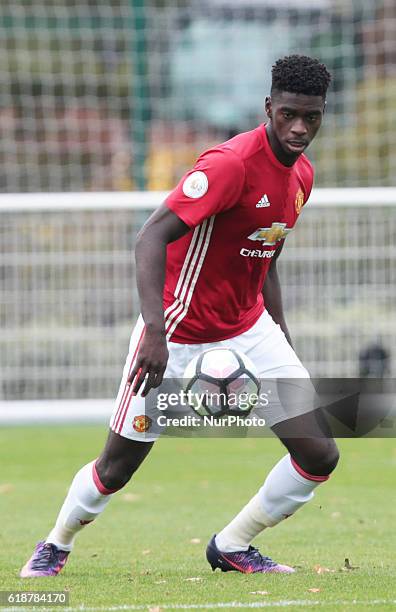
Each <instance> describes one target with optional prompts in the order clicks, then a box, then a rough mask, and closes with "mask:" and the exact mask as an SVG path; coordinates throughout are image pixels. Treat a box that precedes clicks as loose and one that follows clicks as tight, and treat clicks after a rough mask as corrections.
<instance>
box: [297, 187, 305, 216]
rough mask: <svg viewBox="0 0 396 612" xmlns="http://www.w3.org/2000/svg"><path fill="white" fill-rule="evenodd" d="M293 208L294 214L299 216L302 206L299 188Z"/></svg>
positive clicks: (302, 194)
mask: <svg viewBox="0 0 396 612" xmlns="http://www.w3.org/2000/svg"><path fill="white" fill-rule="evenodd" d="M295 206H296V213H297V214H298V215H299V214H300V212H301V209H302V207H303V206H304V192H303V190H302V189H301V188H300V189H299V190H298V191H297V193H296V200H295Z"/></svg>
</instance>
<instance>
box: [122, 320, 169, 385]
mask: <svg viewBox="0 0 396 612" xmlns="http://www.w3.org/2000/svg"><path fill="white" fill-rule="evenodd" d="M168 357H169V352H168V347H167V345H166V338H165V336H164V335H163V333H160V332H153V331H149V330H147V329H146V331H145V334H144V337H143V340H142V343H141V345H140V348H139V351H138V354H137V357H136V361H135V365H134V366H133V369H132V371H131V373H130V375H129V377H128V384H129V385H133V388H132V393H134V394H136V393H138V391H139V389H140V387H141V386H142V384H143V383H144V381H145V378H146V376H147V379H146V382H145V384H144V387H143V391H142V397H145V396H146V395H147V394H148V392H149V391H150V389H154V388H156V387H159V385H160V384H161V383H162V379H163V377H164V372H165V369H166V364H167V362H168Z"/></svg>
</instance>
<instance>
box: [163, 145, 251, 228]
mask: <svg viewBox="0 0 396 612" xmlns="http://www.w3.org/2000/svg"><path fill="white" fill-rule="evenodd" d="M244 182H245V165H244V163H243V161H242V160H241V159H240V158H239V157H238V156H237V155H236V154H235V153H234V152H233V151H232V150H231V149H227V148H221V149H220V148H219V149H211V150H209V151H207V152H205V153H203V155H201V157H199V159H198V161H197V163H196V164H195V166H194V168H192V170H190V171H189V172H187V173H186V174H185V175H184V176H183V178H182V179H181V181H180V182H179V184H178V185H177V187H176V188H175V189H174V190H173V191H172V192H171V193H170V194H169V196H168V197H167V198H166V200H165V204H166V205H167V206H168V208H170V210H172V212H174V213H175V214H176V215H177V216H178V217H179V218H180V219H181V220H182V221H184V223H186V225H188V226H189V227H195V226H197V225H199V224H200V223H202V221H203V220H204V219H206V218H208V217H211V216H212V215H215V214H217V213H220V212H224V211H226V210H228V209H230V208H232V207H233V206H234V205H235V204H236V203H237V202H238V199H239V196H240V194H241V192H242V190H243V187H244Z"/></svg>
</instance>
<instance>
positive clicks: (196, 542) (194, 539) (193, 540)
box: [190, 538, 201, 544]
mask: <svg viewBox="0 0 396 612" xmlns="http://www.w3.org/2000/svg"><path fill="white" fill-rule="evenodd" d="M190 543H191V544H201V540H200V539H199V538H192V539H191V540H190Z"/></svg>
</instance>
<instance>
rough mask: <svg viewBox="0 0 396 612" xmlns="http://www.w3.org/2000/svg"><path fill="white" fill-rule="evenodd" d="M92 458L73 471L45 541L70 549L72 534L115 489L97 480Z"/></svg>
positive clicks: (77, 530) (103, 506) (107, 500)
mask: <svg viewBox="0 0 396 612" xmlns="http://www.w3.org/2000/svg"><path fill="white" fill-rule="evenodd" d="M95 461H96V460H95ZM95 461H91V463H88V464H87V465H85V466H84V467H83V468H81V470H80V471H79V472H77V474H76V475H75V477H74V480H73V482H72V484H71V486H70V489H69V492H68V494H67V496H66V499H65V501H64V503H63V506H62V508H61V510H60V512H59V515H58V518H57V521H56V523H55V527H54V528H53V529H52V531H51V532H50V534H49V535H48V537H47V539H46V542H51V544H55V546H57V547H58V548H60V549H61V550H69V551H70V550H71V549H72V548H73V543H74V538H75V536H76V534H77V533H78V532H79V531H81V529H83V528H84V527H85V526H86V525H88V524H89V523H91V522H92V521H93V520H95V519H96V517H97V516H98V515H99V514H101V512H103V510H104V509H105V508H106V506H107V504H108V503H109V501H110V499H111V498H112V496H113V495H112V494H113V493H115V491H112V490H110V489H106V487H104V486H103V485H102V483H101V482H100V480H99V477H98V474H97V472H96V468H95Z"/></svg>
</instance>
